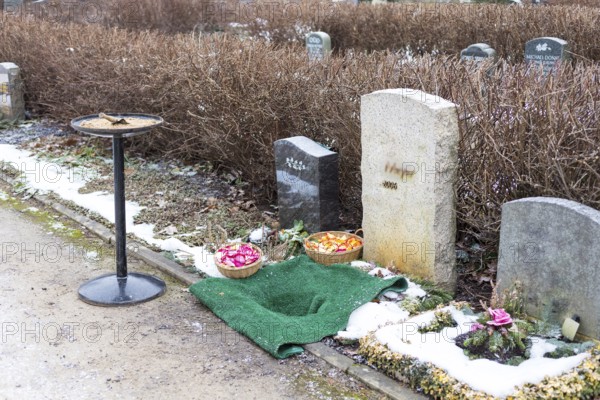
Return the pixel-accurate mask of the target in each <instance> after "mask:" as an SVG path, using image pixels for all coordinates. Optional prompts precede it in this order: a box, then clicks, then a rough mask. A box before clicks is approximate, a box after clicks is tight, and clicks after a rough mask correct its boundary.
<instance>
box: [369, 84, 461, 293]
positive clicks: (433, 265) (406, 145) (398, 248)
mask: <svg viewBox="0 0 600 400" xmlns="http://www.w3.org/2000/svg"><path fill="white" fill-rule="evenodd" d="M361 125H362V128H361V129H362V139H361V140H362V161H361V174H362V204H363V224H362V225H363V231H364V235H365V245H364V255H363V256H364V258H365V259H366V260H375V261H377V262H379V263H381V264H383V265H390V264H391V263H393V264H394V265H395V266H396V267H397V268H398V269H399V270H400V271H402V272H407V273H410V274H414V275H417V276H421V277H423V278H426V279H429V280H432V281H434V282H435V283H436V284H439V285H441V286H443V287H445V288H446V289H449V290H451V291H453V290H454V289H455V286H456V271H455V259H456V251H455V241H456V238H455V233H456V216H455V207H454V205H455V196H454V183H455V180H456V166H457V163H458V150H457V148H458V138H459V133H458V117H457V113H456V106H455V105H454V104H453V103H450V102H449V101H446V100H444V99H442V98H440V97H438V96H434V95H430V94H427V93H423V92H421V91H418V90H411V89H388V90H381V91H377V92H373V93H371V94H368V95H364V96H362V99H361Z"/></svg>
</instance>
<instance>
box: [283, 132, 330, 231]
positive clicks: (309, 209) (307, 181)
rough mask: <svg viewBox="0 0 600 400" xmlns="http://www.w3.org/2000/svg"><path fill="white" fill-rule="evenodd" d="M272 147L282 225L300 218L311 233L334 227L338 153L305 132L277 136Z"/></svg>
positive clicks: (284, 226)
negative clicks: (283, 137) (292, 135)
mask: <svg viewBox="0 0 600 400" xmlns="http://www.w3.org/2000/svg"><path fill="white" fill-rule="evenodd" d="M274 151H275V168H276V170H277V200H278V205H279V222H280V224H281V227H282V228H290V227H291V226H292V225H293V223H294V220H302V221H304V227H305V229H306V230H307V231H308V232H311V233H312V232H318V231H323V230H331V229H336V228H337V227H338V224H339V214H340V206H339V199H338V193H339V189H338V185H339V179H338V154H337V153H334V152H333V151H330V150H328V149H326V148H325V147H323V146H321V145H320V144H318V143H316V142H314V141H312V140H310V139H309V138H307V137H304V136H295V137H291V138H287V139H281V140H277V141H276V142H275V144H274Z"/></svg>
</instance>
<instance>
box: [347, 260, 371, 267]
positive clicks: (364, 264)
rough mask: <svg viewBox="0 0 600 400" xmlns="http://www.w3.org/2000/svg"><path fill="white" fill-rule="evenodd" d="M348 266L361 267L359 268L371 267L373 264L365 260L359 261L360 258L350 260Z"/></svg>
mask: <svg viewBox="0 0 600 400" xmlns="http://www.w3.org/2000/svg"><path fill="white" fill-rule="evenodd" d="M350 266H352V267H354V268H361V269H367V268H369V269H371V268H373V264H371V263H369V262H366V261H361V260H354V261H351V262H350Z"/></svg>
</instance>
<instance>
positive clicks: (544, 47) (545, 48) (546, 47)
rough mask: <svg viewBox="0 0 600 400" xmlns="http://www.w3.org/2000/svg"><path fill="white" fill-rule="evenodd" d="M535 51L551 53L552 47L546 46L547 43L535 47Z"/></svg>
mask: <svg viewBox="0 0 600 400" xmlns="http://www.w3.org/2000/svg"><path fill="white" fill-rule="evenodd" d="M535 49H536V50H537V51H551V50H552V47H550V46H548V43H540V44H538V45H537V46H535Z"/></svg>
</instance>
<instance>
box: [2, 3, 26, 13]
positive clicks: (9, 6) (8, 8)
mask: <svg viewBox="0 0 600 400" xmlns="http://www.w3.org/2000/svg"><path fill="white" fill-rule="evenodd" d="M22 6H23V0H4V3H3V5H2V10H3V11H4V12H5V13H6V14H10V15H18V14H20V13H21V7H22Z"/></svg>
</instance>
